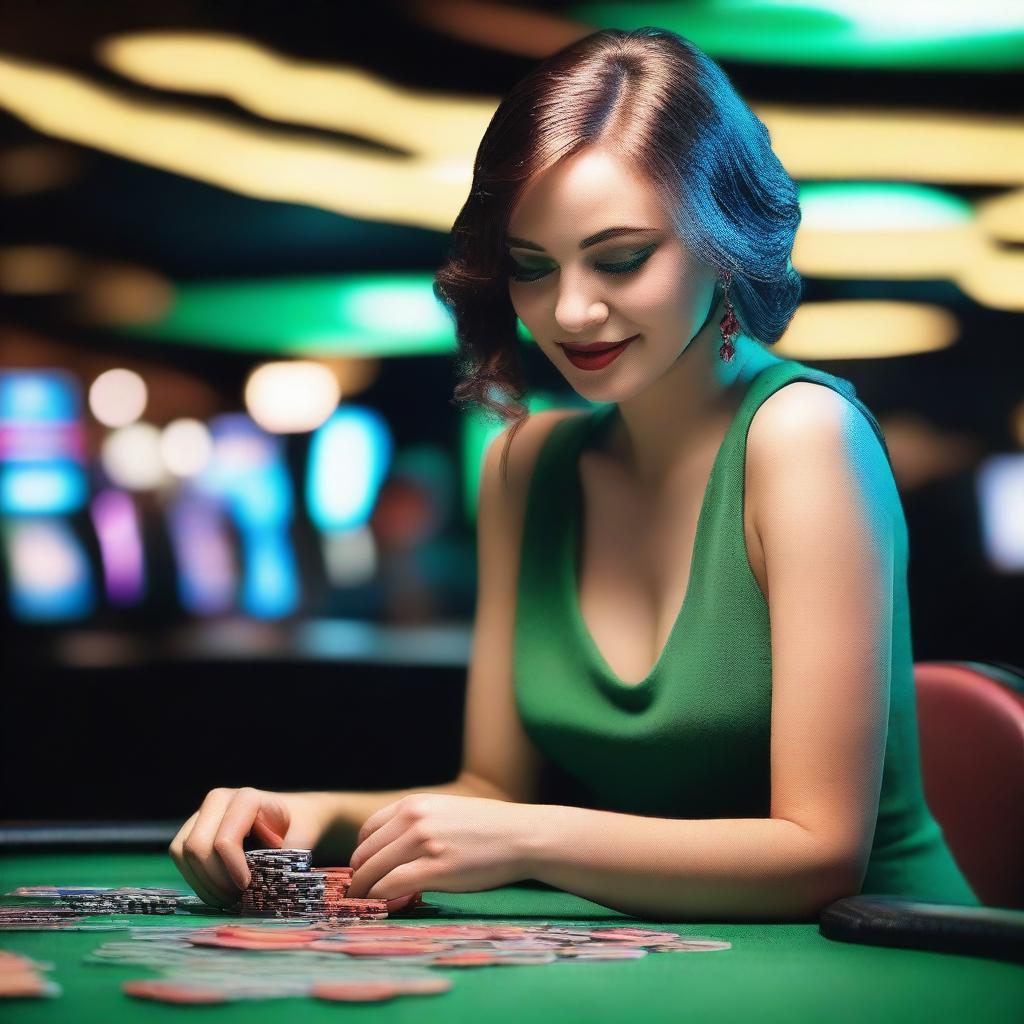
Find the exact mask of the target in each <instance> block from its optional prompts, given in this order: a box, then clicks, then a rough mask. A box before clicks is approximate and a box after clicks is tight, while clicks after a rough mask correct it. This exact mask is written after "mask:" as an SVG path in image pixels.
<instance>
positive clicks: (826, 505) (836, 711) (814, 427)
mask: <svg viewBox="0 0 1024 1024" xmlns="http://www.w3.org/2000/svg"><path fill="white" fill-rule="evenodd" d="M755 418H756V419H759V423H758V431H757V434H756V439H755V435H754V431H753V430H752V431H751V438H750V446H749V449H748V450H750V452H751V457H752V459H753V462H752V466H754V467H756V469H755V480H756V483H752V487H753V488H754V489H755V490H756V493H757V502H756V525H757V531H758V534H759V537H760V539H761V543H762V547H763V550H764V558H765V570H766V576H767V583H768V605H769V614H770V621H771V643H772V717H771V816H772V817H773V818H783V819H786V820H789V821H792V822H794V823H795V824H797V825H799V826H800V827H802V828H803V829H804V830H805V831H806V832H807V833H808V834H809V835H810V836H811V837H812V838H814V839H815V840H817V841H818V844H817V846H816V849H817V850H818V851H819V852H821V853H823V855H824V857H825V858H826V861H827V865H828V866H829V869H830V870H831V871H832V872H833V873H834V874H833V877H835V878H836V879H837V880H842V881H841V883H840V884H841V885H843V886H845V887H846V890H847V894H850V893H856V892H859V891H860V885H861V884H862V882H863V877H864V873H865V871H866V868H867V862H868V857H869V854H870V851H871V844H872V840H873V837H874V829H875V822H876V819H877V814H878V801H879V793H880V789H881V777H882V763H883V758H884V753H885V741H886V728H887V723H888V712H889V676H890V665H891V661H890V658H891V645H892V636H891V627H892V610H893V606H892V601H893V574H894V558H895V555H894V532H895V531H894V521H893V508H894V502H896V503H898V501H899V497H898V494H897V493H896V487H895V481H894V480H893V477H892V473H891V470H890V467H889V464H888V462H887V460H886V457H885V453H884V450H883V449H882V447H881V445H880V443H879V440H878V438H877V436H876V435H875V433H874V431H873V429H872V427H871V424H870V423H869V422H868V420H867V419H866V418H865V417H864V416H863V414H862V413H861V412H860V411H859V410H858V409H857V408H856V407H855V406H854V405H853V404H852V403H850V402H848V401H847V400H846V399H845V398H843V397H842V396H841V395H839V394H838V393H836V392H835V391H833V390H832V389H830V388H827V387H825V386H822V385H817V384H813V383H804V382H796V383H794V384H791V385H787V386H786V387H785V388H782V389H780V390H779V391H778V392H776V393H775V394H774V395H772V396H770V397H769V398H768V399H766V401H765V402H764V403H763V404H762V405H761V407H760V408H759V409H758V411H757V413H756V414H755Z"/></svg>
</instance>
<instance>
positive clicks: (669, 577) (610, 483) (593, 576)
mask: <svg viewBox="0 0 1024 1024" xmlns="http://www.w3.org/2000/svg"><path fill="white" fill-rule="evenodd" d="M720 441H721V438H717V439H713V443H712V444H709V445H708V446H707V448H706V450H704V451H702V452H701V453H699V454H697V455H695V456H694V457H693V459H692V460H691V463H690V464H689V465H688V466H687V467H686V469H685V471H684V472H682V473H681V474H680V475H679V477H678V478H677V479H676V481H675V483H674V485H673V490H672V493H671V494H670V495H666V496H665V497H662V498H659V499H657V500H652V498H651V497H650V495H647V494H644V493H642V492H640V491H638V490H637V488H636V487H635V486H631V485H630V484H629V482H628V478H626V477H625V475H624V474H623V472H622V470H621V469H620V468H619V467H617V466H616V465H615V464H614V463H612V462H610V461H609V460H608V459H606V458H604V457H602V456H601V455H600V454H598V453H594V452H590V451H584V452H583V453H582V454H581V457H580V461H579V476H580V486H581V490H582V500H583V508H584V512H583V517H582V519H583V523H582V530H581V535H580V552H579V560H578V578H577V594H578V600H579V609H580V614H581V616H582V618H583V621H584V624H585V625H586V627H587V629H588V631H589V632H590V635H591V639H592V640H593V642H594V644H595V646H596V647H597V648H598V650H599V651H600V652H601V654H602V655H603V657H604V659H605V661H607V662H608V665H609V667H610V668H611V669H612V670H613V671H614V672H615V674H616V675H617V676H618V677H619V679H620V680H621V681H622V682H623V683H627V684H636V683H639V682H641V681H643V680H644V679H645V678H646V677H647V676H648V675H649V674H650V672H651V670H652V668H653V667H654V665H655V664H656V663H657V661H658V659H659V657H660V655H661V652H662V651H663V650H664V648H665V645H666V643H667V641H668V639H669V636H670V634H671V632H672V629H673V627H674V625H675V623H676V620H677V618H678V617H679V613H680V610H681V608H682V606H683V602H684V600H685V599H686V594H687V590H688V587H689V582H690V573H691V570H692V566H693V555H694V542H695V539H696V533H697V521H698V519H699V517H700V511H701V506H702V504H703V501H704V495H705V491H706V490H707V484H708V480H709V478H710V476H711V470H712V467H713V465H714V460H715V455H716V453H717V451H718V443H719V442H720ZM753 476H754V474H753V472H752V467H751V465H750V459H746V460H745V466H744V501H743V506H744V507H743V534H744V540H745V542H746V549H747V558H748V560H749V563H750V568H751V570H752V572H753V575H754V577H755V579H756V580H757V584H758V586H759V587H760V589H761V593H762V594H764V595H765V596H767V593H768V585H767V576H766V572H765V562H764V553H763V551H762V548H761V544H760V540H759V538H758V534H757V529H756V526H755V522H756V510H757V495H756V493H755V491H754V488H753V486H752V477H753Z"/></svg>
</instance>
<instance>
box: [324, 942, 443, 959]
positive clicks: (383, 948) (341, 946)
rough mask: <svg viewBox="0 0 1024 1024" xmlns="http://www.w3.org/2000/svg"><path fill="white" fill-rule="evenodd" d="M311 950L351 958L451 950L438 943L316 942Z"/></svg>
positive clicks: (415, 954) (416, 954)
mask: <svg viewBox="0 0 1024 1024" xmlns="http://www.w3.org/2000/svg"><path fill="white" fill-rule="evenodd" d="M310 949H318V950H320V951H322V952H326V953H347V954H348V955H349V956H422V955H424V954H426V953H437V952H444V951H445V950H448V949H451V946H450V945H448V944H447V943H437V942H411V941H410V942H402V941H399V942H384V941H383V940H377V941H375V942H344V941H342V942H330V941H327V940H321V941H319V942H314V943H313V944H312V945H311V946H310Z"/></svg>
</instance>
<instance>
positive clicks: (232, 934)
mask: <svg viewBox="0 0 1024 1024" xmlns="http://www.w3.org/2000/svg"><path fill="white" fill-rule="evenodd" d="M216 934H217V935H219V936H223V937H225V938H229V939H252V940H254V941H255V942H283V943H291V944H293V945H297V946H301V945H305V943H307V942H312V941H313V940H314V939H322V938H323V937H324V933H323V932H315V931H312V930H311V929H309V928H247V927H246V926H245V925H237V924H226V925H223V926H222V927H220V928H218V929H217V932H216Z"/></svg>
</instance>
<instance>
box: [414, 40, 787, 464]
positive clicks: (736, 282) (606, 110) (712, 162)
mask: <svg viewBox="0 0 1024 1024" xmlns="http://www.w3.org/2000/svg"><path fill="white" fill-rule="evenodd" d="M595 145H602V146H605V147H608V148H610V149H611V150H612V151H613V152H615V153H616V155H618V156H619V157H620V158H621V159H623V160H624V162H626V163H627V164H628V165H630V166H632V167H637V168H639V169H640V171H641V174H642V176H644V177H645V178H646V179H647V180H648V181H649V182H650V183H651V184H652V186H653V187H654V188H655V189H656V190H657V192H658V194H659V195H660V197H661V200H662V203H663V205H664V208H665V209H666V210H667V211H668V212H669V214H670V216H671V217H672V219H673V222H674V223H675V225H676V228H677V230H678V232H679V235H680V237H681V238H682V239H683V241H684V242H685V243H686V244H687V245H688V246H689V248H690V250H691V252H692V253H693V254H694V256H695V257H696V258H697V259H698V260H701V261H702V262H703V263H704V264H705V265H706V266H708V267H711V268H714V270H715V271H716V273H717V274H719V275H722V274H723V273H724V272H725V271H729V272H731V274H732V281H731V284H730V287H729V297H730V300H731V301H732V303H733V307H734V309H735V311H736V317H737V319H738V320H739V322H740V327H741V328H742V330H743V333H744V334H746V335H748V336H749V337H753V338H756V339H757V340H758V341H760V342H762V343H764V344H769V345H770V344H774V343H775V342H776V341H778V339H779V338H780V337H781V335H782V333H783V331H785V329H786V326H787V325H788V323H789V321H790V320H791V319H792V317H793V313H794V312H795V311H796V307H797V305H798V304H799V301H800V294H801V281H800V275H799V274H798V273H797V272H796V270H794V269H793V264H792V260H791V254H792V250H793V239H794V237H795V235H796V230H797V227H798V225H799V223H800V207H799V202H798V190H797V186H796V183H795V182H794V181H793V179H792V178H790V176H789V174H787V173H786V170H785V168H784V167H783V166H782V164H781V163H780V161H779V159H778V157H777V156H776V155H775V153H774V152H773V150H772V147H771V140H770V138H769V135H768V129H767V128H766V127H765V126H764V124H763V123H762V122H761V120H760V119H759V118H758V117H757V115H755V114H754V112H753V111H752V110H751V109H750V107H748V106H747V104H746V103H745V102H744V101H743V99H742V98H741V97H740V96H739V94H738V93H737V92H736V90H735V88H734V87H733V85H732V83H731V82H730V81H729V78H728V76H727V75H726V74H725V72H724V71H723V70H722V69H721V68H720V67H719V66H718V65H717V64H716V63H715V62H714V61H713V60H711V59H710V58H709V57H708V56H707V55H706V54H704V53H703V52H702V51H701V50H699V49H698V48H697V47H696V46H694V45H693V43H691V42H690V41H689V40H687V39H685V38H683V37H682V36H680V35H678V34H676V33H675V32H671V31H669V30H667V29H662V28H654V27H646V28H639V29H635V30H633V31H628V32H627V31H624V30H622V29H602V30H601V31H598V32H594V33H593V34H591V35H588V36H586V37H584V38H583V39H579V40H577V41H576V42H574V43H572V44H570V45H569V46H567V47H565V48H564V49H562V50H559V51H558V52H557V53H555V54H553V55H552V56H551V57H549V58H547V59H546V60H545V61H544V62H543V63H541V64H540V65H538V66H537V67H536V68H534V69H533V70H532V71H530V72H529V73H528V74H527V75H526V76H525V77H524V78H522V79H521V80H520V81H519V82H518V83H517V84H516V85H515V86H514V87H513V88H512V90H511V92H509V93H508V95H507V96H506V97H505V98H504V99H503V100H502V101H501V103H500V104H499V105H498V108H497V110H496V111H495V112H494V116H493V117H492V118H491V121H490V123H489V124H488V126H487V129H486V131H485V132H484V135H483V138H482V139H481V141H480V146H479V147H478V149H477V153H476V158H475V160H474V163H473V184H472V186H471V188H470V192H469V198H468V199H467V200H466V202H465V204H464V205H463V207H462V209H461V210H460V211H459V215H458V216H457V217H456V219H455V223H454V225H453V226H452V232H451V238H450V244H449V251H448V255H447V258H446V261H445V262H444V264H443V265H442V266H441V267H440V269H439V270H438V271H437V273H436V274H435V277H434V294H435V296H436V297H437V298H438V299H439V300H440V301H441V302H442V303H443V304H444V305H445V306H446V307H447V309H448V311H449V312H450V314H451V315H452V317H453V319H454V321H455V334H456V339H457V341H458V353H457V355H456V362H457V371H458V375H459V376H460V377H461V378H462V379H461V380H460V381H459V383H458V384H457V385H456V387H455V394H454V398H453V399H452V401H453V402H455V403H458V404H460V405H476V406H479V407H482V408H484V409H486V410H490V411H491V412H493V413H497V414H498V416H499V417H501V418H502V419H504V420H506V421H508V420H512V421H514V425H513V428H512V429H511V430H510V431H509V432H508V438H507V441H506V444H505V450H504V452H503V453H502V460H501V471H502V474H503V475H504V474H505V473H506V472H507V470H506V463H507V457H508V448H509V445H510V444H511V441H512V437H513V436H514V435H515V433H516V432H517V431H518V429H519V427H520V426H521V425H522V423H523V422H524V421H525V420H526V418H527V415H528V410H527V408H526V406H525V405H524V404H523V403H522V401H521V399H522V398H523V397H524V395H525V394H526V379H525V374H524V369H523V359H522V352H521V342H520V340H519V337H518V335H517V333H516V313H515V310H514V308H513V306H512V301H511V299H510V298H509V293H508V272H509V269H510V268H509V258H508V255H507V251H506V248H505V235H506V232H507V228H508V222H509V219H510V217H511V214H512V210H513V209H514V208H515V204H516V202H517V200H518V199H519V197H520V195H521V194H522V192H523V190H524V188H525V186H526V184H527V182H528V181H529V180H530V179H531V178H532V177H533V176H534V175H535V174H538V173H539V172H541V171H544V170H547V169H548V168H549V167H551V166H553V165H554V164H556V163H557V162H558V161H560V160H564V159H566V158H567V157H569V156H571V155H573V154H575V153H578V152H579V151H580V150H582V149H583V148H584V147H587V146H595Z"/></svg>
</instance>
